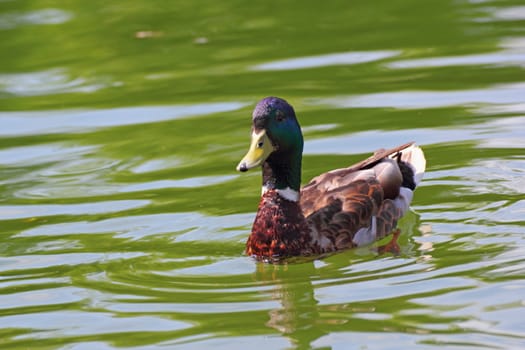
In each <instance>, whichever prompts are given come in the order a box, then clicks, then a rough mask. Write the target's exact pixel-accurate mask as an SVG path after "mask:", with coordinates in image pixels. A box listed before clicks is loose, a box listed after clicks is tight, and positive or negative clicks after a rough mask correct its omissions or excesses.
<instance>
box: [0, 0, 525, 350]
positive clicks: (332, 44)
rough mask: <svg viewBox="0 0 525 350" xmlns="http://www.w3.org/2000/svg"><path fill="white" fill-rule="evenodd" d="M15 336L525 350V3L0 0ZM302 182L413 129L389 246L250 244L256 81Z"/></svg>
mask: <svg viewBox="0 0 525 350" xmlns="http://www.w3.org/2000/svg"><path fill="white" fill-rule="evenodd" d="M0 53H1V56H0V63H1V64H0V348H2V349H64V350H65V349H67V350H71V349H74V350H83V349H103V350H106V349H139V350H146V349H147V350H151V349H179V348H180V349H202V348H217V349H246V348H249V349H292V348H297V349H309V348H315V349H401V348H403V349H439V348H443V347H446V348H451V349H480V348H489V349H520V348H524V349H525V319H524V318H523V314H524V312H525V220H524V217H525V152H524V149H525V6H524V4H523V2H520V1H497V2H496V1H462V0H459V1H452V0H450V1H449V0H439V1H424V2H422V1H414V0H405V1H351V2H349V1H329V2H323V3H320V2H318V1H303V2H299V1H296V2H294V1H281V2H265V1H258V2H253V1H252V2H245V1H233V0H227V1H220V2H219V1H195V2H189V1H184V2H183V1H154V2H153V1H150V2H147V1H126V2H107V1H38V0H33V1H27V0H26V1H0ZM268 95H277V96H281V97H284V98H286V99H287V100H289V102H291V103H292V104H293V105H294V106H295V108H296V111H297V113H298V115H299V119H300V121H301V125H302V127H303V129H304V134H305V139H306V143H305V158H304V161H303V166H304V170H303V183H304V182H306V181H307V180H308V179H310V178H312V177H313V176H315V175H317V174H319V173H321V172H323V171H327V170H329V169H333V168H337V167H342V166H344V165H347V164H351V163H353V162H355V161H357V160H360V159H361V158H363V157H366V156H368V155H369V152H371V151H373V150H375V149H377V148H381V147H391V146H395V145H397V144H401V143H404V142H406V141H411V140H414V141H416V142H417V143H418V144H420V145H422V146H423V149H424V151H425V153H426V156H427V170H428V171H427V174H426V177H425V179H424V181H423V183H422V185H421V187H420V188H419V189H418V190H417V191H416V195H415V198H414V201H413V204H412V209H413V210H412V211H411V212H410V213H409V214H408V215H407V216H406V217H405V218H404V219H403V220H402V221H401V222H400V223H399V227H400V229H401V232H402V234H401V237H400V245H401V253H400V254H399V255H398V256H393V255H389V254H386V255H377V254H376V253H375V252H374V247H370V248H363V249H359V250H354V251H348V252H343V253H341V254H337V255H334V256H331V257H329V258H325V259H322V260H316V261H313V262H304V263H298V264H293V265H284V266H271V265H264V264H259V263H256V262H255V261H254V260H252V259H251V258H248V257H245V256H243V254H242V253H243V249H244V242H245V240H246V238H247V236H248V233H249V230H250V227H251V223H252V220H253V217H254V214H255V210H256V207H257V203H258V196H259V194H260V174H258V173H257V172H249V173H247V174H239V173H237V172H235V166H236V164H237V162H238V161H239V159H240V158H241V157H242V156H243V154H244V153H245V151H246V150H247V147H248V142H249V127H250V115H251V110H252V108H253V106H254V104H255V103H256V102H257V101H258V100H259V99H260V98H262V97H265V96H268Z"/></svg>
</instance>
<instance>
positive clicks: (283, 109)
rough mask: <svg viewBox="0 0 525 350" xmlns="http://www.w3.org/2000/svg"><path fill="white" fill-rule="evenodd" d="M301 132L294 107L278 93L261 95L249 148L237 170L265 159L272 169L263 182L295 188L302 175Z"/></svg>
mask: <svg viewBox="0 0 525 350" xmlns="http://www.w3.org/2000/svg"><path fill="white" fill-rule="evenodd" d="M302 152H303V135H302V133H301V127H300V126H299V122H298V121H297V118H296V116H295V111H294V109H293V107H292V106H291V105H290V104H289V103H288V102H286V101H285V100H283V99H281V98H278V97H266V98H264V99H262V100H261V101H260V102H259V103H258V104H257V106H255V109H254V111H253V116H252V140H251V145H250V149H249V150H248V153H247V154H246V155H245V156H244V158H243V159H242V160H241V161H240V162H239V165H237V170H238V171H242V172H244V171H248V170H249V169H252V168H255V167H257V166H260V165H263V164H264V163H265V162H266V163H268V166H269V168H270V169H271V171H272V174H271V176H270V177H271V178H270V179H267V180H263V181H266V182H268V181H270V180H271V181H270V182H271V183H270V184H266V183H265V184H264V185H265V186H267V185H270V187H275V188H277V189H281V188H286V187H290V188H292V189H295V190H298V189H299V186H300V181H301V179H300V177H301V158H302Z"/></svg>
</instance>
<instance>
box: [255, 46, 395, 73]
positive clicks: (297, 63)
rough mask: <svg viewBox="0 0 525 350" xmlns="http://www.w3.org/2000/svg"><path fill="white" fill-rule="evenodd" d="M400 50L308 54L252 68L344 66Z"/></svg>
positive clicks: (386, 55) (389, 54)
mask: <svg viewBox="0 0 525 350" xmlns="http://www.w3.org/2000/svg"><path fill="white" fill-rule="evenodd" d="M400 53H401V52H400V51H360V52H358V51H351V52H341V53H332V54H326V55H319V56H307V57H299V58H289V59H285V60H280V61H273V62H268V63H262V64H258V65H256V66H253V67H251V69H252V70H257V71H267V70H294V69H307V68H318V67H326V66H342V65H350V64H359V63H366V62H373V61H379V60H383V59H386V58H390V57H394V56H397V55H399V54H400Z"/></svg>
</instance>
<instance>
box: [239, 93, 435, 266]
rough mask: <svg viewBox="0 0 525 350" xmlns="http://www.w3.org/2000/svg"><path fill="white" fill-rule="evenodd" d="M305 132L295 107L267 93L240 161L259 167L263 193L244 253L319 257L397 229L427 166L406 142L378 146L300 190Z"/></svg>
mask: <svg viewBox="0 0 525 350" xmlns="http://www.w3.org/2000/svg"><path fill="white" fill-rule="evenodd" d="M302 153H303V135H302V132H301V127H300V125H299V122H298V121H297V117H296V115H295V111H294V109H293V107H292V106H291V105H290V104H289V103H288V102H286V101H285V100H283V99H281V98H278V97H266V98H264V99H262V100H261V101H260V102H259V103H258V104H257V105H256V107H255V109H254V111H253V116H252V130H251V145H250V148H249V150H248V153H247V154H246V155H245V156H244V158H242V160H241V161H240V162H239V165H238V166H237V170H238V171H241V172H245V171H248V170H249V169H252V168H255V167H259V166H261V167H262V196H261V201H260V203H259V209H258V211H257V215H256V217H255V221H254V223H253V227H252V231H251V234H250V237H249V238H248V241H247V242H246V254H248V255H251V256H254V257H256V258H258V259H261V260H266V261H276V260H283V259H287V258H290V257H299V256H318V255H324V254H327V253H332V252H337V251H341V250H345V249H348V248H353V247H360V246H364V245H368V244H370V243H372V242H374V241H376V240H379V239H381V238H383V237H385V236H386V235H388V234H390V233H391V232H393V230H394V228H395V226H396V224H397V220H398V219H399V218H400V217H402V216H403V215H404V213H405V212H406V211H407V210H408V207H409V204H410V202H411V200H412V196H413V193H414V190H415V188H416V186H417V185H418V184H419V182H420V181H421V179H422V177H423V173H424V171H425V165H426V161H425V157H424V155H423V151H422V150H421V149H420V148H419V147H417V146H415V145H414V143H412V142H411V143H407V144H404V145H401V146H399V147H395V148H392V149H388V150H384V149H382V150H378V151H376V152H375V153H374V154H373V155H372V156H371V157H369V158H368V159H365V160H363V161H361V162H359V163H357V164H355V165H352V166H350V167H348V168H342V169H336V170H332V171H329V172H327V173H324V174H321V175H319V176H317V177H315V178H314V179H312V180H311V181H310V182H309V183H308V184H307V185H306V186H304V187H303V188H302V189H301V188H300V185H301V161H302Z"/></svg>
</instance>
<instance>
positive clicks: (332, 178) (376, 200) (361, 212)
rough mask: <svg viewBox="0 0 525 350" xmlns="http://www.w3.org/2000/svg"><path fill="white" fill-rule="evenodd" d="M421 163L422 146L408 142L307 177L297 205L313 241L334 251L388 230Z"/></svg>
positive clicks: (414, 182) (411, 188)
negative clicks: (341, 166)
mask: <svg viewBox="0 0 525 350" xmlns="http://www.w3.org/2000/svg"><path fill="white" fill-rule="evenodd" d="M425 163H426V162H425V157H424V155H423V152H422V151H421V149H420V148H419V147H416V146H414V145H413V144H412V143H409V144H405V145H402V146H399V147H396V148H393V149H389V150H380V151H377V152H376V153H375V154H374V155H373V156H371V157H370V158H368V159H366V160H364V161H362V162H359V163H357V164H355V165H353V166H351V167H348V168H343V169H337V170H333V171H330V172H328V173H325V174H322V175H320V176H318V177H316V178H314V179H312V181H311V182H310V183H309V184H307V185H306V186H304V187H303V189H302V190H301V202H300V204H301V208H302V211H303V213H304V215H305V217H306V220H307V222H308V225H309V226H310V228H311V234H312V238H313V240H314V241H315V242H316V243H317V244H319V245H320V246H322V247H324V248H325V250H326V251H335V250H341V249H347V248H351V247H355V246H362V245H366V244H369V243H372V242H373V241H375V240H377V239H381V238H382V237H384V236H385V235H387V234H389V233H390V232H391V231H392V230H393V229H394V228H395V225H396V223H397V220H398V219H399V218H400V217H401V216H403V214H404V213H405V212H406V211H407V209H408V206H409V204H410V202H411V200H412V196H413V191H414V189H415V187H416V186H417V184H418V183H419V181H420V180H421V178H422V176H423V173H424V170H425Z"/></svg>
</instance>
